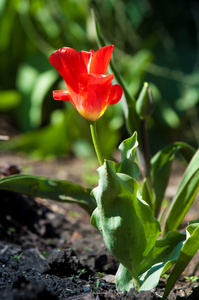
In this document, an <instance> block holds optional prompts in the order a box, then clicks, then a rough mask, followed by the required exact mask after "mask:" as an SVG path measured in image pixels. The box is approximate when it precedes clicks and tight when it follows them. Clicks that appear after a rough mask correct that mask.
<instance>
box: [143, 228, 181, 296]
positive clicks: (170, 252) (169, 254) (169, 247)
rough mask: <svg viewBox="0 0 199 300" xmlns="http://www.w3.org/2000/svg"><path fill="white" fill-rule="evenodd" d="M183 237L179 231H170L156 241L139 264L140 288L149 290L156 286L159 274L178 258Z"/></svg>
mask: <svg viewBox="0 0 199 300" xmlns="http://www.w3.org/2000/svg"><path fill="white" fill-rule="evenodd" d="M185 238H186V237H185V235H184V234H182V233H180V232H177V231H170V232H169V233H168V235H167V236H166V237H165V238H163V239H161V240H157V241H156V243H155V246H154V248H153V249H152V251H151V252H150V253H149V254H148V256H147V257H146V258H145V259H144V260H143V262H142V263H141V264H140V269H139V274H141V275H140V277H139V279H140V282H141V287H140V290H142V291H144V290H150V289H152V288H154V287H156V286H157V284H158V282H159V279H160V276H161V275H162V274H164V273H165V272H166V271H167V270H168V269H169V268H170V267H171V266H172V265H173V264H174V263H175V262H176V260H177V259H178V256H179V253H180V251H181V248H182V245H183V241H184V240H185Z"/></svg>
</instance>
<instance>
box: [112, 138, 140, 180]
mask: <svg viewBox="0 0 199 300" xmlns="http://www.w3.org/2000/svg"><path fill="white" fill-rule="evenodd" d="M137 146H138V142H137V133H136V132H135V133H134V134H133V135H132V136H131V137H130V138H128V139H126V140H124V141H123V142H122V143H121V144H120V145H119V147H118V148H119V150H120V152H121V162H120V163H118V164H117V165H116V171H117V173H124V174H127V175H129V176H131V177H132V178H133V179H136V178H137V177H138V176H139V174H140V171H139V168H138V165H137V164H136V163H135V161H134V159H135V152H136V148H137Z"/></svg>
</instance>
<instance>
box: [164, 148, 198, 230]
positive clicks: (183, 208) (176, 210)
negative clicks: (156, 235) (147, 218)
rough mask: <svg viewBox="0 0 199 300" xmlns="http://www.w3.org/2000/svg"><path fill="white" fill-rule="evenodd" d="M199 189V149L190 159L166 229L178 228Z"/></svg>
mask: <svg viewBox="0 0 199 300" xmlns="http://www.w3.org/2000/svg"><path fill="white" fill-rule="evenodd" d="M198 190H199V150H198V151H197V152H196V154H195V155H194V156H193V158H192V160H191V161H190V163H189V165H188V167H187V169H186V171H185V173H184V176H183V178H182V181H181V183H180V185H179V187H178V190H177V192H176V195H175V196H174V198H173V200H172V203H171V205H170V207H169V210H168V212H167V215H166V222H165V229H164V232H165V233H167V232H168V231H169V230H175V229H177V228H178V227H179V226H180V224H181V222H182V221H183V219H184V217H185V216H186V214H187V212H188V210H189V209H190V207H191V205H192V203H193V201H194V199H195V196H196V194H197V192H198Z"/></svg>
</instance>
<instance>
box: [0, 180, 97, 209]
mask: <svg viewBox="0 0 199 300" xmlns="http://www.w3.org/2000/svg"><path fill="white" fill-rule="evenodd" d="M0 189H2V190H7V191H13V192H17V193H23V194H27V195H30V196H35V197H40V198H48V199H52V200H56V201H58V202H69V203H78V204H79V205H80V206H81V207H83V208H84V209H85V210H86V211H87V212H88V213H89V214H91V213H92V212H93V210H94V209H95V207H96V202H95V199H94V198H93V197H92V196H91V195H90V192H91V189H89V188H84V187H82V186H80V185H78V184H75V183H72V182H69V181H65V180H58V179H53V178H46V177H41V176H33V175H12V176H9V177H5V178H2V179H0Z"/></svg>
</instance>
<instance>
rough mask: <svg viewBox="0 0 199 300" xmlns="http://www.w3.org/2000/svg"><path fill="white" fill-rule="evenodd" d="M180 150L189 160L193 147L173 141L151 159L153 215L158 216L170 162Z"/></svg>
mask: <svg viewBox="0 0 199 300" xmlns="http://www.w3.org/2000/svg"><path fill="white" fill-rule="evenodd" d="M179 151H180V152H181V153H182V155H183V156H184V157H185V159H186V160H187V161H190V160H191V158H192V156H193V155H194V153H195V149H194V148H193V147H191V146H189V145H188V144H186V143H183V142H175V143H173V144H171V145H169V146H167V147H165V148H164V149H162V150H160V151H159V152H158V153H157V154H156V155H155V156H154V157H153V158H152V159H151V181H152V185H153V188H154V193H155V216H158V214H159V210H160V207H161V204H162V200H163V197H164V194H165V190H166V187H167V185H168V181H169V176H170V173H171V166H172V162H173V160H174V158H175V155H176V154H177V152H179Z"/></svg>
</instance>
